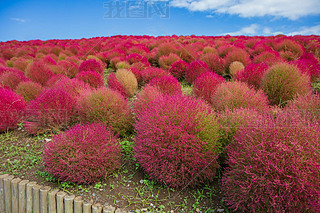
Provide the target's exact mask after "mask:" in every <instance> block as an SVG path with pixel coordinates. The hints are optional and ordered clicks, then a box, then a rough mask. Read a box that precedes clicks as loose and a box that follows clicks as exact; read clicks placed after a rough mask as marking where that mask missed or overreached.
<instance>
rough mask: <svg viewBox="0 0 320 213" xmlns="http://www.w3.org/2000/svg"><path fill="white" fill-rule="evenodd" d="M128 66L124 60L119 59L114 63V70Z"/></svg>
mask: <svg viewBox="0 0 320 213" xmlns="http://www.w3.org/2000/svg"><path fill="white" fill-rule="evenodd" d="M128 68H130V64H129V63H128V62H126V61H120V62H118V63H117V64H116V70H118V69H128Z"/></svg>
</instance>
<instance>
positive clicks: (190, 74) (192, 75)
mask: <svg viewBox="0 0 320 213" xmlns="http://www.w3.org/2000/svg"><path fill="white" fill-rule="evenodd" d="M205 72H210V69H209V67H208V65H207V64H206V63H205V62H203V61H193V62H191V63H190V66H189V69H188V70H187V72H186V74H185V79H186V81H187V82H188V83H190V84H192V83H193V82H194V81H195V80H196V79H197V78H198V77H199V76H200V75H201V74H202V73H205Z"/></svg>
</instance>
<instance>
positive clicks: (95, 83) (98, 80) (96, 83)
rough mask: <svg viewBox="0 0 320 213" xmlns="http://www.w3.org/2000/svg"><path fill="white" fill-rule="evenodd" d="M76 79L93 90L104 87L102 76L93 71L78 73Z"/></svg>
mask: <svg viewBox="0 0 320 213" xmlns="http://www.w3.org/2000/svg"><path fill="white" fill-rule="evenodd" d="M76 78H77V79H79V80H82V81H83V82H85V83H87V84H89V85H90V86H91V87H93V88H98V87H101V86H103V85H104V81H103V78H102V76H101V75H100V74H99V73H97V72H94V71H84V72H80V73H79V74H77V76H76Z"/></svg>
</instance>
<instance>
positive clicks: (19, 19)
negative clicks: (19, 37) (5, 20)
mask: <svg viewBox="0 0 320 213" xmlns="http://www.w3.org/2000/svg"><path fill="white" fill-rule="evenodd" d="M11 20H12V21H17V22H21V23H24V22H26V20H25V19H22V18H11Z"/></svg>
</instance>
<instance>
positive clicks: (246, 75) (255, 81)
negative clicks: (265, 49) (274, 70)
mask: <svg viewBox="0 0 320 213" xmlns="http://www.w3.org/2000/svg"><path fill="white" fill-rule="evenodd" d="M268 68H269V66H268V65H267V64H265V63H259V64H254V63H250V64H248V65H247V66H246V67H245V68H244V70H243V71H242V72H237V73H236V74H235V75H234V79H235V80H238V81H242V82H246V83H247V84H248V85H250V86H253V87H254V88H256V89H259V88H260V87H261V81H262V77H263V75H264V73H265V72H266V71H267V69H268Z"/></svg>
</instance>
